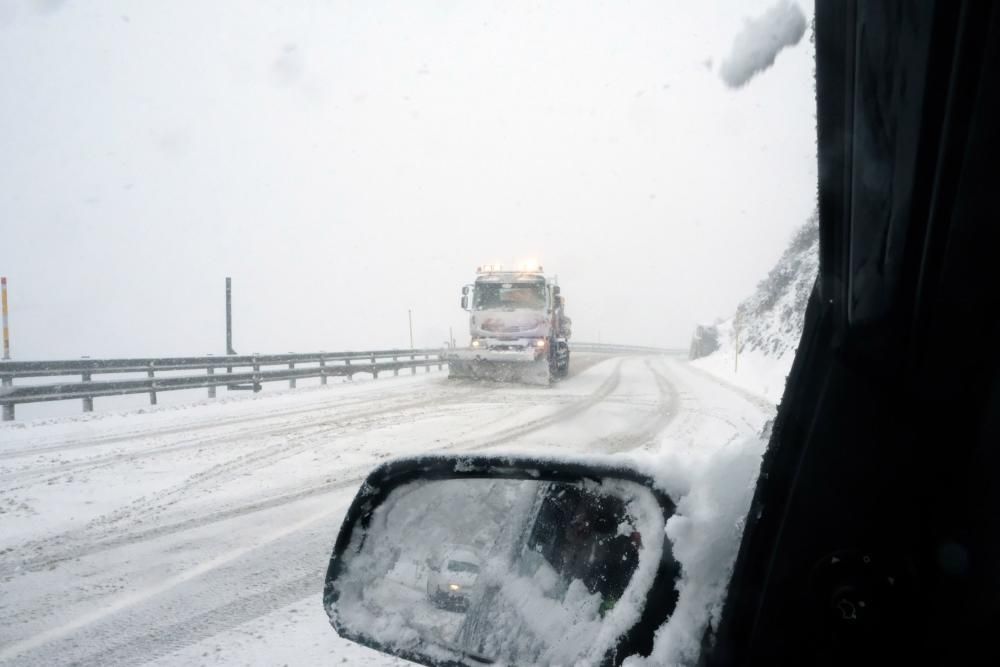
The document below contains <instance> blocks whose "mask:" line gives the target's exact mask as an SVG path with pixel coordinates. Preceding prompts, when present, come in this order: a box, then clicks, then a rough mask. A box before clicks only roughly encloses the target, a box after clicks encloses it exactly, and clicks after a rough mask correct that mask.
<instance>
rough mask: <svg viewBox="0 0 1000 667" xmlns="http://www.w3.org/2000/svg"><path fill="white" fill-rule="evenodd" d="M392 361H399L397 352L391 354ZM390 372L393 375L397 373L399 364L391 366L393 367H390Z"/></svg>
mask: <svg viewBox="0 0 1000 667" xmlns="http://www.w3.org/2000/svg"><path fill="white" fill-rule="evenodd" d="M392 363H394V364H395V363H399V355H398V354H394V355H392ZM392 374H393V375H395V376H398V375H399V366H393V368H392Z"/></svg>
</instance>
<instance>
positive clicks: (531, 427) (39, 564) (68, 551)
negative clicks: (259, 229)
mask: <svg viewBox="0 0 1000 667" xmlns="http://www.w3.org/2000/svg"><path fill="white" fill-rule="evenodd" d="M620 380H621V361H618V362H617V363H616V364H615V366H614V369H613V370H612V372H611V374H610V375H609V376H608V377H607V378H606V379H605V380H604V381H603V382H602V383H601V384H600V385H599V386H598V387H597V389H595V390H594V391H593V392H592V393H591V394H589V395H587V396H586V397H585V398H583V399H582V400H577V401H576V402H573V403H570V404H569V405H567V406H566V407H563V408H561V409H558V410H556V411H555V412H553V413H551V414H549V415H545V416H543V417H540V418H538V419H534V420H531V421H528V422H524V423H522V424H519V425H517V426H515V427H511V428H508V429H505V430H503V431H500V432H499V433H496V434H493V435H490V436H484V437H481V438H470V439H467V440H462V441H459V442H456V443H452V444H449V445H445V446H443V447H437V448H433V449H431V450H429V451H436V452H446V451H454V450H458V451H472V450H475V449H484V448H487V447H494V446H497V445H502V444H505V443H507V442H510V441H511V440H513V439H516V438H518V437H521V436H524V435H527V434H528V433H531V432H533V431H537V430H540V429H543V428H547V427H548V426H552V425H554V424H557V423H559V422H561V421H564V420H566V419H569V418H571V417H573V416H575V415H578V414H580V413H581V412H583V411H585V410H588V409H590V408H591V407H593V406H595V405H597V404H598V403H600V402H601V401H603V400H605V399H606V398H607V397H608V396H610V395H611V393H612V392H614V391H615V389H616V388H617V387H618V384H619V382H620ZM476 395H477V396H478V395H479V394H476ZM462 398H465V396H463V397H461V398H459V397H456V398H455V399H454V400H462ZM432 402H434V403H436V404H438V405H441V404H442V402H441V401H438V400H434V401H432ZM451 402H454V401H453V400H449V401H445V402H444V403H445V404H447V403H451ZM470 409H473V410H475V409H478V408H475V407H473V408H470ZM410 417H411V415H405V416H400V421H411V419H410ZM380 424H381V425H383V426H384V425H386V424H385V422H384V421H383V422H380ZM312 436H315V433H311V434H310V437H312ZM314 445H315V443H309V444H307V445H306V446H304V447H302V448H301V451H305V450H307V449H308V448H309V447H311V446H314ZM301 451H296V452H294V453H292V454H288V455H289V456H293V455H296V454H298V453H301ZM273 455H275V452H273V451H272V452H270V454H269V456H273ZM265 462H273V461H266V459H264V458H254V459H253V460H252V461H248V460H246V459H241V460H240V461H239V462H238V463H239V469H242V468H243V467H245V466H248V465H254V464H263V463H265ZM230 463H233V462H232V461H229V462H224V463H222V464H219V465H218V466H217V468H222V471H221V472H218V473H217V474H222V473H224V472H229V473H230V474H232V473H233V468H232V467H228V466H227V464H230ZM376 463H377V462H375V461H373V462H370V463H366V464H363V465H360V466H356V467H354V468H353V469H350V470H351V471H352V472H351V473H349V475H351V476H349V477H348V478H345V479H338V480H334V481H331V482H329V483H321V484H318V485H316V486H313V487H310V488H308V489H303V490H300V491H295V492H293V493H289V494H284V495H281V496H277V497H273V498H270V499H267V500H263V501H258V502H254V503H250V504H248V505H241V506H239V507H234V508H230V509H227V510H223V511H221V512H214V513H210V514H206V515H202V516H199V517H194V518H191V519H187V520H184V521H179V522H175V523H172V524H168V525H164V526H158V527H152V528H143V529H140V530H139V531H130V532H123V531H127V530H128V526H125V527H116V526H115V524H118V523H121V522H124V521H130V522H131V523H132V524H135V523H136V520H137V519H138V520H140V521H141V519H142V517H143V516H147V515H149V514H150V513H151V512H153V511H155V510H157V509H162V508H163V507H164V506H165V505H156V506H148V507H146V508H145V509H142V508H141V507H133V509H132V510H130V509H129V508H122V509H119V510H115V511H114V512H112V513H110V514H108V515H105V516H103V517H98V518H97V519H94V520H93V521H91V522H90V523H89V524H88V525H87V526H85V527H84V528H81V529H78V530H76V531H70V532H68V533H63V534H61V535H58V536H53V537H50V538H45V539H43V540H40V541H36V542H31V543H27V544H26V545H24V546H23V547H22V550H31V551H35V552H44V555H41V556H38V557H35V558H28V559H25V560H23V561H21V562H20V563H18V564H17V565H16V566H13V567H12V566H11V564H7V563H0V576H9V575H10V574H13V573H14V572H15V571H18V572H31V571H37V570H42V569H48V568H50V567H52V566H54V565H57V564H59V563H62V562H65V561H68V560H75V559H77V558H81V557H84V556H87V555H91V554H94V553H99V552H102V551H106V550H108V549H113V548H117V547H123V546H128V545H129V544H134V543H136V542H140V541H144V540H149V539H155V538H158V537H163V536H166V535H169V534H171V533H175V532H181V531H184V530H191V529H194V528H199V527H201V526H205V525H208V524H210V523H215V522H220V521H225V520H228V519H232V518H236V517H239V516H242V515H244V514H248V513H252V512H257V511H262V510H265V509H271V508H274V507H278V506H281V505H285V504H289V503H293V502H296V501H298V500H303V499H305V498H309V497H311V496H315V495H321V494H324V493H331V492H333V491H337V490H339V489H342V488H344V487H345V486H350V485H351V484H360V483H361V482H362V481H363V480H364V478H365V476H367V474H368V472H369V471H370V470H371V469H372V467H374V465H376ZM352 473H353V474H352ZM200 474H201V473H196V476H197V475H200ZM206 474H207V473H206ZM217 474H214V473H213V478H212V481H218V480H217V479H214V477H217ZM205 480H206V477H204V476H202V477H200V478H199V479H197V480H195V481H194V482H191V481H190V479H189V480H188V481H187V482H183V483H182V484H181V485H180V486H179V487H174V488H171V489H168V490H167V493H170V494H171V496H176V495H180V494H185V493H188V492H190V491H191V490H192V488H193V487H194V485H195V484H198V483H204V482H205ZM162 497H163V494H158V495H157V496H154V498H153V500H158V499H162ZM178 500H179V499H178ZM178 500H174V501H173V502H178ZM139 501H146V503H147V504H148V502H149V501H148V500H146V498H145V497H144V498H140V499H137V501H135V502H136V503H138V502H139ZM134 504H135V503H133V505H134ZM169 504H173V503H168V505H169ZM95 528H97V529H100V530H102V531H103V534H99V535H98V536H95V535H94V534H93V531H94V529H95ZM72 541H77V542H84V544H82V545H79V546H77V547H75V548H74V547H73V546H72V545H67V542H72ZM60 550H61V553H59V551H60ZM53 552H55V553H53Z"/></svg>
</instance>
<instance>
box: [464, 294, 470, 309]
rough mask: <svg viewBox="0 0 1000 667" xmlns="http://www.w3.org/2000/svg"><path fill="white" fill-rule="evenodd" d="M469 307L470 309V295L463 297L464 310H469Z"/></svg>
mask: <svg viewBox="0 0 1000 667" xmlns="http://www.w3.org/2000/svg"><path fill="white" fill-rule="evenodd" d="M468 309H469V297H467V296H463V297H462V310H468Z"/></svg>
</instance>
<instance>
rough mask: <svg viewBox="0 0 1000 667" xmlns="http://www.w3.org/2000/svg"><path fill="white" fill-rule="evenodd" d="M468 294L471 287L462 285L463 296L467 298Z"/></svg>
mask: <svg viewBox="0 0 1000 667" xmlns="http://www.w3.org/2000/svg"><path fill="white" fill-rule="evenodd" d="M468 293H469V286H468V285H462V295H463V296H465V295H466V294H468Z"/></svg>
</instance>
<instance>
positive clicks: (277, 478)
mask: <svg viewBox="0 0 1000 667" xmlns="http://www.w3.org/2000/svg"><path fill="white" fill-rule="evenodd" d="M773 410H774V408H773V406H772V405H770V404H768V403H767V402H766V401H763V400H760V399H757V398H755V397H754V396H752V395H749V394H747V393H746V392H742V391H739V390H734V389H732V388H730V387H728V386H726V385H723V384H721V383H720V382H718V381H716V380H713V379H712V378H711V377H710V376H708V375H707V374H705V373H704V372H703V371H700V370H697V369H695V368H693V367H691V366H689V365H688V364H687V363H686V362H684V361H682V360H680V359H676V358H671V357H666V356H628V357H606V356H598V355H589V356H587V355H582V354H581V355H577V356H575V357H574V369H573V373H572V375H571V377H570V378H568V379H567V380H565V381H563V382H561V383H559V384H558V385H556V386H554V387H524V386H511V385H495V384H479V383H473V382H458V381H449V380H447V379H446V378H445V374H444V373H437V372H436V373H432V374H427V375H424V374H420V375H417V376H404V377H399V378H385V379H380V380H378V381H366V382H362V381H358V382H353V383H342V384H334V385H330V386H328V387H322V388H320V387H317V388H311V389H298V390H295V391H284V392H274V391H268V392H265V393H263V394H259V395H256V396H240V397H238V398H233V399H225V400H220V401H215V402H207V401H206V402H202V403H198V404H192V405H187V406H169V407H167V406H164V407H162V408H159V409H152V410H147V411H142V412H133V413H127V414H125V413H122V414H105V415H87V416H81V417H77V418H71V419H59V420H52V421H48V422H34V423H30V424H10V425H6V424H5V425H4V426H3V427H0V524H2V530H0V578H2V581H3V586H2V592H0V663H17V664H33V665H34V664H37V665H54V664H95V665H96V664H144V663H154V664H155V663H162V664H219V663H224V664H277V665H280V664H292V665H295V664H318V663H321V662H322V663H327V662H337V663H339V662H343V663H346V664H352V665H353V664H379V665H386V664H397V663H401V662H402V661H397V660H395V659H392V658H388V657H385V656H382V655H380V654H377V653H375V652H373V651H369V650H367V649H363V648H361V647H358V646H356V645H354V644H351V643H349V642H345V641H343V640H341V639H340V638H339V637H338V636H337V635H336V634H335V633H334V632H333V631H332V630H331V629H330V626H329V624H328V622H327V619H326V616H325V614H324V612H323V609H322V606H321V603H320V594H321V589H322V583H323V574H324V571H325V568H326V564H327V561H328V559H329V555H330V551H331V549H332V546H333V541H334V539H335V536H336V531H337V529H338V527H339V524H340V520H341V518H342V516H343V513H344V511H345V510H346V507H347V505H348V503H349V502H350V500H351V498H352V497H353V494H354V492H355V489H356V487H357V485H358V483H359V481H360V479H361V478H362V477H363V476H364V475H365V474H366V473H367V471H368V470H369V469H370V468H371V467H372V466H373V465H375V464H376V463H378V462H379V461H380V460H382V459H384V458H386V457H390V456H396V455H400V454H410V453H416V452H425V451H431V450H450V451H469V450H485V449H491V448H498V449H503V450H504V451H509V450H518V451H522V450H529V451H539V450H542V449H548V450H550V451H551V448H561V449H563V450H569V451H586V452H593V451H601V452H622V451H626V450H647V451H648V452H649V455H650V456H653V457H657V458H658V459H659V460H664V461H665V460H669V459H670V458H675V459H678V460H682V459H683V460H694V459H698V458H699V457H705V456H708V455H710V454H711V453H712V452H713V451H715V450H717V449H719V448H722V447H725V446H727V445H728V444H730V443H732V442H734V441H736V440H738V439H741V438H744V437H745V436H747V435H751V434H753V433H754V432H756V431H757V430H758V429H759V428H760V426H761V425H762V423H763V422H764V421H765V420H766V419H767V418H768V417H769V416H770V415H771V414H772V413H773Z"/></svg>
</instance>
